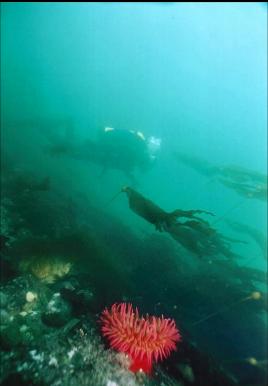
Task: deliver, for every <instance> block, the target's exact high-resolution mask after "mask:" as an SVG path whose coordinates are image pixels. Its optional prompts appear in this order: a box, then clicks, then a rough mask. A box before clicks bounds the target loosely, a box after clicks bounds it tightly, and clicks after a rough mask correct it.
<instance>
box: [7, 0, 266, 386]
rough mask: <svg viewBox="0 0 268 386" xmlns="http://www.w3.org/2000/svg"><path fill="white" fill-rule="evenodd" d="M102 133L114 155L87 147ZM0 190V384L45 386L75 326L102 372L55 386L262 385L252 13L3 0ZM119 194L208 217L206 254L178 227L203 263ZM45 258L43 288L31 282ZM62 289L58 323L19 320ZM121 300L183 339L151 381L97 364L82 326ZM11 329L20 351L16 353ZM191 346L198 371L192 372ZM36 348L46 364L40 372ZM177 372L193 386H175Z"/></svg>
mask: <svg viewBox="0 0 268 386" xmlns="http://www.w3.org/2000/svg"><path fill="white" fill-rule="evenodd" d="M105 127H109V128H113V129H114V132H115V133H118V132H122V133H128V135H130V137H128V139H127V138H125V137H124V135H125V134H124V135H123V136H122V137H120V138H117V139H115V140H114V145H112V150H111V148H110V147H109V146H110V145H109V144H108V145H107V144H106V145H105V144H104V142H102V140H101V138H102V137H101V136H102V135H106V136H107V135H109V133H106V134H104V128H105ZM131 130H132V131H135V133H134V134H130V131H131ZM138 131H139V132H141V133H142V134H143V138H140V137H137V132H138ZM132 135H134V136H135V141H136V143H137V145H135V141H134V140H133V138H134V137H132ZM152 139H155V140H156V141H157V144H158V147H157V149H156V151H155V153H152V152H151V153H150V151H149V150H148V149H149V143H150V142H149V141H150V140H152ZM128 141H129V142H128ZM133 141H134V142H133ZM132 142H133V143H134V144H132ZM57 146H58V147H57ZM59 146H60V148H59ZM66 146H67V147H66ZM105 146H107V147H105ZM135 146H137V147H135ZM138 146H140V147H138ZM55 149H56V150H55ZM59 149H60V150H59ZM114 149H116V150H114ZM138 149H139V150H138ZM143 149H145V150H143ZM143 151H144V152H145V153H142V152H143ZM141 154H142V155H141ZM144 154H145V156H144ZM142 157H144V159H143V158H142ZM185 157H186V158H187V160H188V161H185V159H186V158H185ZM141 159H142V161H141ZM1 175H2V183H1V191H2V192H1V235H2V236H5V237H6V238H7V240H6V245H5V246H4V248H3V250H2V252H1V261H2V262H3V269H2V277H1V293H3V294H4V295H3V296H4V298H5V299H6V298H8V299H9V300H8V301H6V300H5V301H3V306H2V305H1V307H2V308H1V310H3V312H6V313H7V314H8V315H9V316H10V315H11V316H13V317H14V318H15V321H16V323H17V324H16V326H15V327H14V326H13V325H12V326H11V327H10V325H11V324H10V323H12V321H10V320H9V319H8V317H9V316H8V317H7V316H6V314H5V313H3V315H4V316H3V326H4V327H2V330H1V334H2V335H6V336H8V337H9V336H12V337H11V338H10V337H9V339H7V340H5V339H3V343H1V345H2V346H3V347H2V348H3V358H4V359H3V363H4V365H3V369H4V370H3V374H4V375H3V376H2V377H1V381H3V382H6V383H5V384H15V383H16V382H17V383H18V384H21V383H19V382H24V383H23V384H31V382H33V383H34V384H45V385H54V384H55V385H56V384H57V381H58V380H59V379H60V378H61V374H63V373H64V369H65V370H66V368H67V367H66V366H69V364H66V363H65V362H64V359H63V358H65V357H64V355H65V354H66V353H67V351H68V350H71V349H72V347H74V345H75V343H74V342H77V340H78V339H79V338H77V335H75V334H79V328H78V327H81V325H83V328H84V329H88V330H90V329H91V328H92V329H93V330H94V334H93V333H92V334H93V335H94V337H92V339H90V338H87V339H89V340H88V342H87V344H88V345H90V347H91V345H92V348H91V349H92V350H93V351H94V350H96V352H98V351H97V350H98V348H97V346H98V345H97V343H95V339H96V340H98V339H100V343H105V348H104V349H103V353H102V354H100V353H99V356H100V357H101V355H103V357H102V358H103V360H102V362H103V363H107V368H102V367H101V363H99V362H98V361H95V362H94V360H93V359H92V358H91V357H90V356H89V362H90V360H92V363H93V364H92V366H93V369H94V370H92V371H93V373H92V374H93V375H92V377H91V375H90V374H91V373H90V371H89V370H88V368H89V367H87V369H86V370H85V369H84V370H81V366H80V367H79V369H80V370H77V371H76V374H78V375H77V377H76V378H75V377H74V376H73V375H71V373H70V375H68V376H67V375H66V374H67V373H66V372H65V373H64V374H65V376H64V380H62V384H64V385H65V384H66V385H67V384H75V385H76V384H85V385H91V384H95V385H96V386H98V384H99V385H100V386H101V385H108V386H115V385H117V384H118V385H119V384H120V385H121V384H122V385H125V386H126V385H135V384H136V382H137V384H138V382H140V384H147V383H146V382H148V384H156V385H157V384H159V385H160V384H165V385H172V384H174V385H185V386H187V385H190V384H194V385H195V384H196V385H207V384H210V385H212V384H215V385H216V384H217V385H218V384H222V385H231V384H239V385H243V386H245V385H253V384H254V385H255V384H258V385H264V384H265V380H266V372H265V364H266V362H265V361H266V359H267V350H266V347H265V339H266V333H265V331H266V327H267V302H266V294H267V282H266V276H265V275H266V272H267V237H266V234H267V217H266V212H267V5H266V3H234V4H232V3H223V4H219V3H211V4H209V3H197V4H196V3H111V4H108V3H101V4H98V3H49V2H47V3H31V2H28V3H2V4H1ZM123 186H132V188H134V189H135V191H137V192H139V193H140V194H141V195H142V196H143V197H146V198H147V199H149V200H151V201H152V202H153V203H155V204H156V205H158V206H159V207H160V208H162V209H163V210H164V211H166V212H172V211H174V210H175V209H181V210H195V209H200V210H203V211H208V212H211V213H213V215H214V217H212V216H209V215H200V216H199V218H203V219H204V220H205V221H207V222H208V223H209V224H210V225H209V226H210V227H212V228H213V229H214V230H216V231H217V235H220V236H219V238H220V239H218V238H217V242H218V244H215V249H213V252H212V249H211V244H213V242H212V241H211V242H210V240H211V238H209V237H211V236H209V237H208V236H206V237H204V238H203V236H202V238H201V235H200V233H199V232H197V233H196V232H195V231H193V230H192V229H190V231H189V232H190V233H191V235H192V236H193V243H194V244H195V243H196V239H197V238H198V237H200V240H201V241H200V243H201V244H202V245H201V247H202V248H201V247H200V245H199V247H198V246H197V247H196V248H199V252H200V248H201V249H202V253H201V252H200V253H199V252H198V253H197V252H195V251H193V249H191V248H190V247H189V245H188V247H187V246H186V245H185V240H186V238H187V237H186V236H180V237H182V238H183V240H181V242H180V241H179V240H174V238H172V237H171V235H172V232H171V231H170V230H169V229H168V230H167V229H166V228H165V229H164V231H163V232H158V230H159V229H158V230H157V227H155V226H154V225H153V224H152V223H150V221H146V219H144V218H143V217H144V216H143V217H142V216H140V215H137V213H134V212H135V211H133V208H131V207H129V203H128V197H127V195H126V194H125V193H120V194H119V192H120V190H121V188H122V187H123ZM260 192H261V194H263V195H262V196H261V195H260ZM265 194H266V196H265ZM145 217H146V216H145ZM147 220H148V219H147ZM187 229H188V228H187ZM187 232H188V230H187ZM187 234H188V233H187ZM192 236H191V237H192ZM221 237H225V238H229V240H226V239H224V240H223V239H222V238H221ZM230 239H232V240H230ZM187 240H188V238H187ZM235 240H236V241H237V240H238V241H239V242H236V241H235ZM215 243H216V241H215ZM223 245H225V246H226V248H227V249H226V251H227V252H226V253H225V254H224V253H223V252H222V251H223ZM212 247H213V248H214V244H213V245H212ZM46 258H48V259H52V260H49V261H50V263H49V264H50V265H52V266H54V268H53V269H54V271H53V272H54V273H51V272H49V274H48V273H47V271H46V273H44V271H42V272H43V273H39V274H36V271H37V270H38V269H41V268H40V264H41V263H40V261H41V262H42V261H43V260H46ZM33 261H35V262H34V263H33ZM36 261H37V262H38V261H39V266H38V267H39V268H36V265H34V264H37V263H36ZM1 264H2V263H1ZM66 264H67V266H66ZM68 264H69V265H68ZM37 265H38V264H37ZM62 265H63V267H62ZM55 266H56V268H55ZM59 266H60V268H59ZM33 267H34V268H33ZM64 267H65V268H64ZM42 269H43V268H42ZM42 269H41V270H42ZM53 269H52V270H53ZM64 269H65V271H64ZM44 270H45V268H44ZM55 271H56V273H55ZM59 271H60V273H59ZM38 275H39V276H38ZM45 275H47V276H46V277H45V278H44V276H45ZM51 275H52V276H53V275H54V276H53V278H52V279H51ZM48 276H49V277H48ZM66 281H67V282H68V283H67V284H68V285H69V287H70V286H73V287H72V288H75V290H74V293H75V295H74V293H72V296H71V297H70V294H69V295H68V296H69V297H68V296H67V298H66V296H65V298H64V299H65V301H67V303H66V304H67V305H65V306H66V309H65V311H66V310H67V311H66V314H67V317H66V319H65V316H64V315H65V314H64V312H65V311H63V316H62V315H61V317H62V318H63V321H62V319H60V321H59V322H58V321H56V322H55V321H54V320H53V321H52V322H51V321H49V322H47V319H45V320H43V319H44V318H43V319H42V320H43V321H40V320H39V319H38V321H37V320H36V321H35V322H31V323H30V322H29V323H28V321H27V322H25V323H24V322H21V320H18V321H17V319H16V318H17V315H19V314H20V313H21V312H25V310H24V308H23V307H24V306H25V305H23V301H22V300H21V299H24V300H25V294H26V293H27V292H29V291H30V290H33V289H34V290H35V291H36V293H38V299H42V301H41V300H40V304H39V303H38V304H37V305H34V306H33V307H36V308H33V310H34V311H36V312H37V314H38V313H40V315H41V314H42V313H43V314H44V312H45V311H44V307H46V305H47V304H48V303H49V299H51V297H53V296H54V295H55V293H58V292H60V293H61V294H62V292H64V291H63V287H64V285H66ZM70 283H71V284H70ZM63 284H64V285H63ZM69 287H68V288H69ZM19 288H21V289H20V290H19ZM64 289H65V290H66V288H65V287H64ZM68 290H70V288H69V289H68ZM19 291H21V295H19V293H20V292H19ZM66 291H67V290H66ZM72 291H73V290H72ZM72 291H71V292H72ZM79 291H80V295H77V294H78V293H79ZM81 291H84V293H87V295H85V299H86V300H85V299H84V298H83V296H84V295H83V296H82V295H81V293H82V292H81ZM67 292H68V291H67ZM253 292H258V293H259V294H260V296H261V298H260V299H259V300H257V301H254V299H251V298H250V296H251V295H252V293H253ZM16 294H17V295H16ZM53 294H54V295H53ZM65 295H66V293H65ZM19 296H21V298H20V297H19ZM81 296H82V298H81ZM248 297H249V298H250V299H249V300H243V299H246V298H248ZM4 298H3V299H4ZM38 301H39V300H38ZM123 301H127V302H131V303H132V304H133V305H135V306H138V307H139V309H140V311H141V313H144V314H146V313H149V314H155V315H161V314H164V316H165V317H171V318H174V320H175V322H176V324H177V326H178V328H179V329H180V330H181V333H182V336H183V343H181V346H180V344H178V351H177V352H176V353H173V356H171V357H170V358H168V359H167V362H163V364H160V367H159V368H158V376H156V375H154V376H153V377H152V378H144V379H143V378H142V380H137V378H135V376H134V375H132V374H130V375H129V373H128V371H127V370H126V371H125V373H124V376H123V375H122V377H121V375H120V374H121V373H120V366H119V369H118V368H116V369H113V366H112V364H113V358H112V359H111V358H110V357H109V356H107V357H106V356H105V355H108V354H107V352H108V345H107V342H105V340H104V339H103V337H101V333H100V330H99V325H98V323H97V320H98V318H99V315H100V313H101V311H102V310H103V309H104V307H110V305H111V304H113V303H115V302H123ZM4 303H5V304H4ZM6 303H7V304H8V305H6ZM24 303H25V301H24ZM42 307H43V308H42ZM68 307H69V308H70V310H69V308H68ZM63 308H64V307H63ZM26 311H27V312H28V309H27V310H26ZM43 314H42V315H43ZM214 314H215V315H214ZM210 315H212V316H210ZM207 317H208V318H207ZM5 318H6V321H5ZM18 318H21V316H20V317H18ZM67 319H68V320H71V321H72V320H74V328H72V329H71V330H70V331H69V330H68V334H69V335H68V336H69V339H72V343H71V346H70V347H69V348H66V347H65V348H64V349H63V348H62V349H61V347H60V346H61V345H60V343H59V342H60V341H59V340H57V339H58V335H55V336H57V338H55V342H56V343H55V352H54V354H53V355H54V356H55V358H57V361H58V363H60V365H59V366H58V367H57V366H54V367H53V365H52V367H53V376H51V377H52V378H49V376H48V373H49V370H51V364H50V365H49V362H50V360H51V358H50V357H49V354H48V353H49V349H48V347H47V346H49V344H50V343H48V342H50V341H51V340H53V339H54V338H53V336H54V335H53V334H58V333H60V331H63V329H64V326H65V324H66V323H67ZM203 319H204V320H203ZM27 320H28V319H27ZM75 320H77V325H78V327H76V324H75ZM54 322H55V323H54ZM23 323H24V324H25V325H26V326H27V328H28V329H29V331H30V332H29V334H30V335H31V333H32V336H33V337H34V338H33V339H32V340H31V339H30V338H29V341H28V340H27V339H26V340H23V339H24V338H21V337H20V338H18V334H20V333H18V331H20V329H21V327H22V325H24V324H23ZM46 323H47V324H46ZM51 323H52V325H53V323H54V324H56V325H53V326H50V324H51ZM79 323H80V324H81V323H82V324H81V325H79ZM45 325H46V327H44V326H45ZM44 328H45V330H44V331H43V329H44ZM81 328H82V327H81ZM11 330H12V332H10V331H11ZM14 331H15V332H14ZM22 331H24V330H23V329H22ZM31 331H33V332H31ZM21 333H22V334H23V332H21ZM8 334H9V335H8ZM45 334H46V335H45ZM42 335H44V336H46V337H47V339H45V342H43V341H42V339H41V336H42ZM52 335H53V336H52ZM14 336H15V338H14ZM88 336H89V337H91V335H90V333H89V334H88ZM39 338H40V342H39ZM12 339H13V340H12ZM79 342H80V341H79ZM79 344H80V343H79ZM188 344H189V345H193V347H195V348H196V350H199V351H200V352H201V354H202V355H204V357H205V358H207V357H208V358H210V359H211V360H212V362H213V364H208V363H210V362H209V360H208V361H206V360H204V362H202V364H201V365H200V366H199V367H198V366H197V364H196V363H197V362H198V361H197V359H196V358H197V357H198V356H197V354H196V353H195V354H193V352H192V351H191V350H190V349H189V347H188ZM77 345H78V343H77ZM79 347H80V348H79V350H80V351H81V353H83V354H82V355H83V356H84V357H86V356H87V355H89V354H88V352H87V351H86V349H85V346H83V345H82V344H81V346H79ZM191 347H192V346H191ZM33 350H37V352H38V353H40V355H41V354H42V352H43V353H44V355H45V359H44V362H43V363H45V364H44V365H43V370H41V367H40V366H39V365H38V363H39V362H38V360H36V359H34V358H33V357H35V354H29V353H30V352H32V351H33ZM60 350H61V351H60ZM64 350H66V352H65V351H64ZM52 351H53V350H52ZM193 351H194V350H193ZM7 352H13V353H14V355H13V357H12V355H11V356H8V354H7ZM46 355H47V356H46ZM66 355H67V354H66ZM66 355H65V356H66ZM111 355H112V354H111ZM251 357H253V358H255V359H256V361H257V364H255V362H254V364H250V363H249V361H248V358H251ZM47 358H48V359H47ZM78 362H79V361H78ZM110 362H111V363H110ZM199 362H200V360H199ZM23 363H26V365H25V366H24V367H23ZM79 363H80V362H79ZM87 363H88V362H87ZM165 363H167V365H166V364H165ZM200 363H201V362H200ZM52 364H53V362H52ZM185 364H187V365H189V366H190V367H191V368H192V371H193V373H194V374H195V375H194V380H193V379H192V380H189V379H190V378H189V377H188V379H187V377H186V376H185V374H184V375H183V371H182V370H181V368H182V367H181V365H184V366H185ZM35 366H36V367H35ZM64 366H65V367H64ZM74 366H76V365H75V364H74ZM77 366H78V365H77ZM109 366H110V367H109ZM213 366H214V367H213ZM12 368H13V369H15V370H12ZM209 368H216V369H217V370H215V374H214V373H213V374H214V375H211V374H212V373H211V372H210V373H209V370H208V369H209ZM220 368H222V369H223V373H224V377H227V378H228V377H229V378H228V380H226V379H225V378H224V379H221V378H220V377H219V375H218V374H219V372H220ZM33 369H34V370H33ZM57 369H58V370H57ZM68 371H69V370H68ZM35 373H36V374H37V375H33V374H35ZM101 373H103V377H102V376H101V375H100V374H101ZM14 374H15V375H14ZM68 374H69V373H68ZM96 374H98V375H96ZM200 374H201V375H200ZM12 377H15V378H12ZM72 377H73V378H72ZM113 377H114V378H113ZM124 377H126V378H124ZM128 377H130V378H128ZM165 377H166V378H165ZM211 377H212V378H211ZM90 378H91V380H90ZM120 379H121V380H120ZM219 379H221V381H219ZM71 380H72V382H73V383H71ZM235 381H236V382H237V383H231V382H235ZM68 382H69V383H68ZM90 382H92V383H90ZM109 382H110V383H109ZM112 382H114V384H113V383H112ZM120 382H121V383H120ZM131 382H132V383H131ZM161 382H163V383H161ZM165 382H166V383H165ZM168 382H170V383H168ZM171 382H174V383H171ZM213 382H214V383H213ZM224 382H225V383H224ZM228 382H230V383H228Z"/></svg>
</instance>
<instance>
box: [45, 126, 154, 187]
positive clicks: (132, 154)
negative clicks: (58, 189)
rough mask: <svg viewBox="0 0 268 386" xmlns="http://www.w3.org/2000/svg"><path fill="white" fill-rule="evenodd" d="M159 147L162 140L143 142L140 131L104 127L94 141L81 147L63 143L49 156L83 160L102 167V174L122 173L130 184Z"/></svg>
mask: <svg viewBox="0 0 268 386" xmlns="http://www.w3.org/2000/svg"><path fill="white" fill-rule="evenodd" d="M160 146H161V140H160V139H159V138H155V137H148V138H145V136H144V134H143V133H142V132H140V131H135V130H126V129H115V128H112V127H105V128H104V129H103V130H101V131H100V132H99V135H98V138H97V139H96V140H95V141H93V140H91V139H88V140H85V141H83V142H82V143H75V141H73V138H72V141H68V139H65V141H62V142H61V143H57V144H54V145H53V146H52V147H50V150H49V153H50V155H54V156H59V155H60V156H62V155H65V156H68V157H70V158H74V159H78V160H85V161H89V162H91V163H94V164H96V165H99V166H101V167H102V174H104V173H105V172H106V171H107V170H108V169H116V170H120V171H122V172H123V173H124V174H125V175H126V176H127V177H128V178H129V179H130V180H131V181H132V182H135V177H134V173H135V171H136V170H139V171H146V170H148V169H149V168H150V167H151V166H152V164H153V163H154V161H155V159H156V158H157V153H158V151H159V149H160Z"/></svg>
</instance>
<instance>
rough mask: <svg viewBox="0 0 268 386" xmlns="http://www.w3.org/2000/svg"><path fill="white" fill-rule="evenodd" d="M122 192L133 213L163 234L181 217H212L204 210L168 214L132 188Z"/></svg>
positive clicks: (178, 211) (178, 210)
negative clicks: (203, 214)
mask: <svg viewBox="0 0 268 386" xmlns="http://www.w3.org/2000/svg"><path fill="white" fill-rule="evenodd" d="M122 191H123V192H125V193H126V194H127V196H128V202H129V207H130V209H131V210H133V212H135V213H136V214H138V215H139V216H141V217H143V218H144V219H145V220H147V221H148V222H150V223H151V224H154V226H155V228H156V230H158V231H160V232H162V231H163V230H164V231H168V229H169V228H170V227H171V226H172V225H173V224H175V223H176V221H177V218H179V217H187V218H188V217H190V218H196V219H198V220H200V221H203V220H201V219H199V218H197V217H196V216H195V214H200V213H206V214H210V215H212V213H210V212H205V211H202V210H189V211H187V210H180V209H176V210H174V211H173V212H170V213H169V212H166V211H164V210H163V209H161V208H160V207H159V206H157V205H156V204H154V203H153V202H152V201H151V200H148V199H147V198H145V197H143V196H142V195H141V194H140V193H138V192H137V191H136V190H134V189H132V188H130V187H128V186H127V187H123V188H122Z"/></svg>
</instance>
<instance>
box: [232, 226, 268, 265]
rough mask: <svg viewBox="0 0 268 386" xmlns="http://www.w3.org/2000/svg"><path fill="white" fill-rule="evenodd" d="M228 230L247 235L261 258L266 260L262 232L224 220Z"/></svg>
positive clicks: (265, 243) (264, 238) (265, 248)
mask: <svg viewBox="0 0 268 386" xmlns="http://www.w3.org/2000/svg"><path fill="white" fill-rule="evenodd" d="M225 222H226V223H227V224H228V225H229V226H230V228H232V229H233V230H234V231H236V232H240V233H244V234H247V235H249V236H250V237H251V238H252V239H253V240H254V241H255V242H256V244H258V246H259V247H260V249H261V251H262V253H263V257H264V258H265V259H267V238H266V237H265V236H264V234H263V233H262V232H260V231H259V230H258V229H256V228H253V227H251V226H249V225H247V224H241V223H238V222H235V221H230V220H226V221H225Z"/></svg>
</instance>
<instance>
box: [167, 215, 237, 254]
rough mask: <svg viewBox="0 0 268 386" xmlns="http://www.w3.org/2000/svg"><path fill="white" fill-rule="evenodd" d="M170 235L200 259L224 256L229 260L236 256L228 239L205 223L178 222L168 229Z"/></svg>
mask: <svg viewBox="0 0 268 386" xmlns="http://www.w3.org/2000/svg"><path fill="white" fill-rule="evenodd" d="M168 233H169V234H170V235H171V237H172V238H173V239H174V240H176V241H178V242H179V243H180V244H181V245H182V246H183V247H185V248H186V249H188V250H189V251H191V252H192V253H194V254H196V255H197V256H198V257H200V258H201V257H204V256H206V257H209V256H213V255H223V256H225V257H227V258H233V257H235V256H236V255H235V254H234V253H233V252H232V251H231V250H230V247H229V244H228V242H227V240H228V238H225V237H224V236H223V235H221V234H220V233H219V232H217V231H216V230H215V229H213V228H211V227H210V226H209V224H207V225H206V223H205V222H204V221H203V222H202V223H200V222H197V221H186V222H184V223H180V222H177V223H175V224H174V225H173V226H171V227H170V228H169V229H168ZM232 241H234V240H232ZM235 241H238V240H235Z"/></svg>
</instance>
